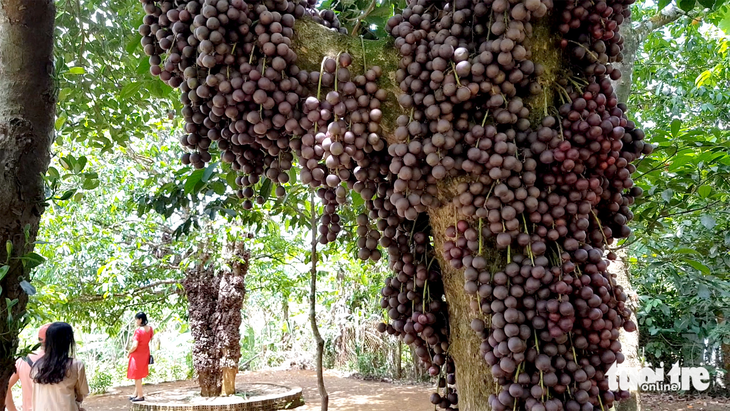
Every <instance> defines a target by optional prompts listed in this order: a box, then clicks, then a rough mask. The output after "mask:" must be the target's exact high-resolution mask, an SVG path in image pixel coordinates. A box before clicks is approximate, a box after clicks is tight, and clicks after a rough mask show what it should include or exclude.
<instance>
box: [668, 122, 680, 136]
mask: <svg viewBox="0 0 730 411" xmlns="http://www.w3.org/2000/svg"><path fill="white" fill-rule="evenodd" d="M670 127H671V130H672V137H677V135H679V129H680V127H682V120H680V119H678V118H675V119H674V120H672V124H671V126H670Z"/></svg>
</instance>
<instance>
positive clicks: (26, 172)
mask: <svg viewBox="0 0 730 411" xmlns="http://www.w3.org/2000/svg"><path fill="white" fill-rule="evenodd" d="M55 15H56V8H55V6H54V4H53V1H50V0H33V1H31V0H2V1H0V83H1V84H2V85H3V87H2V91H0V267H3V266H4V265H7V266H8V267H9V268H8V269H7V270H8V271H7V273H6V274H5V276H4V277H3V276H0V289H1V291H0V318H1V319H2V320H1V321H0V343H2V347H1V348H0V398H5V393H6V391H7V385H8V379H9V378H10V375H12V373H13V372H14V371H15V366H14V363H15V361H14V356H15V351H16V349H17V348H18V333H19V332H20V330H21V329H22V326H23V324H24V322H23V318H24V313H25V306H26V303H27V301H28V296H27V294H26V293H25V292H24V291H23V289H22V288H21V286H20V283H21V281H24V280H25V281H30V276H29V274H30V270H29V269H27V268H26V267H25V266H24V264H23V263H22V262H21V260H19V259H18V257H21V256H23V255H24V254H26V253H28V252H30V251H32V250H33V242H34V241H35V239H36V235H37V234H38V223H39V221H40V217H41V214H43V211H44V209H45V205H44V190H43V176H44V175H45V173H46V170H47V169H48V163H49V162H50V147H51V144H52V142H53V130H54V128H53V120H54V116H55V104H56V96H55V91H54V86H53V78H52V76H53V22H54V19H55ZM6 244H8V245H11V246H12V248H11V247H10V246H8V247H7V248H6ZM8 251H10V253H9V255H8ZM3 270H4V269H3ZM0 272H2V271H0ZM6 301H16V303H15V305H13V306H12V307H10V310H9V311H10V312H8V307H7V304H6ZM0 409H4V406H3V405H0Z"/></svg>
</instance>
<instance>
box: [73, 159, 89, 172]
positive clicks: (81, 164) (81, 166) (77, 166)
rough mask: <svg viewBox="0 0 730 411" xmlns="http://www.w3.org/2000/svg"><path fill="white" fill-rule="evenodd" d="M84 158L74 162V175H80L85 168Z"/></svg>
mask: <svg viewBox="0 0 730 411" xmlns="http://www.w3.org/2000/svg"><path fill="white" fill-rule="evenodd" d="M86 162H87V160H86V156H81V157H79V158H78V160H77V161H76V164H74V173H80V172H81V171H83V169H84V167H86Z"/></svg>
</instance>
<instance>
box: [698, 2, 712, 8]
mask: <svg viewBox="0 0 730 411" xmlns="http://www.w3.org/2000/svg"><path fill="white" fill-rule="evenodd" d="M697 1H698V2H699V3H700V5H701V6H702V7H704V8H706V9H712V8H713V7H715V0H697Z"/></svg>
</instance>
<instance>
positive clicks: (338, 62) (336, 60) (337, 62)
mask: <svg viewBox="0 0 730 411" xmlns="http://www.w3.org/2000/svg"><path fill="white" fill-rule="evenodd" d="M341 54H342V52H339V53H337V57H335V63H336V64H337V66H339V65H340V55H341ZM334 81H335V91H337V83H339V81H337V70H335V80H334Z"/></svg>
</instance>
